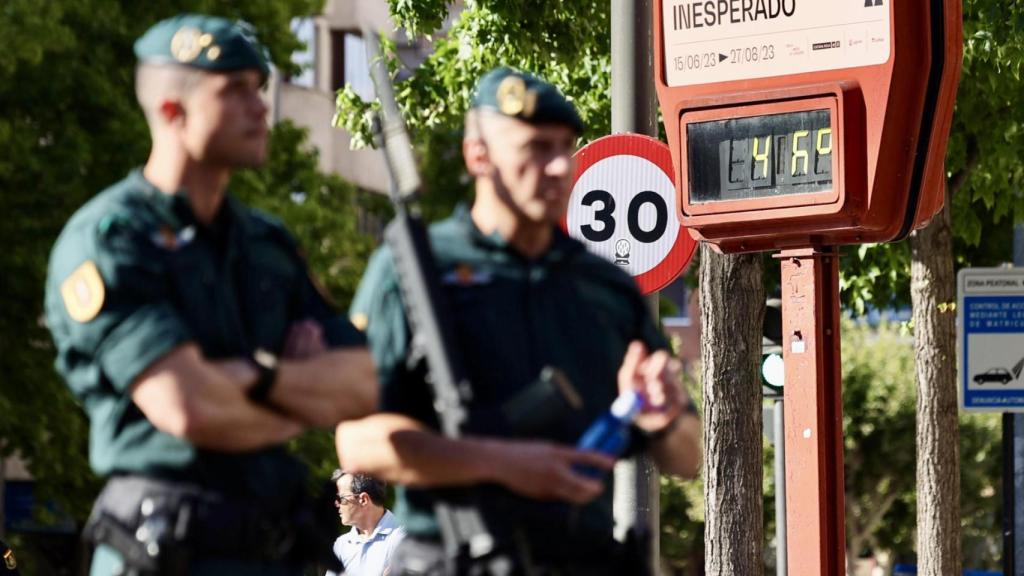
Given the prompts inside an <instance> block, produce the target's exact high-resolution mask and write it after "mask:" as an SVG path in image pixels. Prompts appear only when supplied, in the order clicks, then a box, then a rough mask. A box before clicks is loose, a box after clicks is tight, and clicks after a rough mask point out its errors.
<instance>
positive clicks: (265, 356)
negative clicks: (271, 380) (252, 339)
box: [252, 348, 277, 370]
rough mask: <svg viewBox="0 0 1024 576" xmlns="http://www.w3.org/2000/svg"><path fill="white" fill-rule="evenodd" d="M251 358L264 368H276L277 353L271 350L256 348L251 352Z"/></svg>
mask: <svg viewBox="0 0 1024 576" xmlns="http://www.w3.org/2000/svg"><path fill="white" fill-rule="evenodd" d="M252 359H253V361H255V362H256V363H257V364H259V365H260V366H262V367H264V368H268V369H270V370H273V369H275V368H277V355H275V354H274V353H273V352H268V351H267V350H264V349H263V348H257V349H256V351H255V352H253V353H252Z"/></svg>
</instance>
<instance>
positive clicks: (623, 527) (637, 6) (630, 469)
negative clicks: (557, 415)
mask: <svg viewBox="0 0 1024 576" xmlns="http://www.w3.org/2000/svg"><path fill="white" fill-rule="evenodd" d="M652 18H653V14H652V7H651V0H612V1H611V26H612V38H611V50H612V132H613V133H621V132H632V133H636V134H646V135H648V136H655V137H656V136H657V135H658V131H657V115H656V110H657V103H656V100H655V94H654V73H653V66H654V55H653V53H652V51H651V50H652V48H651V47H652V42H653V39H652V36H651V21H652ZM649 304H650V308H651V310H652V314H654V317H655V320H657V319H658V316H657V314H658V295H657V294H653V295H651V296H650V299H649ZM658 478H659V475H658V469H657V466H655V464H654V462H653V461H652V460H651V458H649V457H647V456H640V457H637V458H631V459H629V460H624V461H621V462H620V463H619V464H617V465H616V466H615V495H614V503H613V514H614V517H615V536H616V538H618V539H619V540H622V539H623V538H624V537H625V535H626V533H627V531H628V530H629V529H630V528H633V527H635V526H640V525H646V528H647V530H649V532H648V534H649V535H650V540H651V546H652V550H651V559H652V562H651V565H652V566H653V567H654V571H655V573H658V564H659V557H660V550H659V546H658V534H659V530H658V514H659V507H660V504H659V495H660V485H659V480H658Z"/></svg>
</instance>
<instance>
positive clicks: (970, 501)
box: [842, 321, 1001, 569]
mask: <svg viewBox="0 0 1024 576" xmlns="http://www.w3.org/2000/svg"><path fill="white" fill-rule="evenodd" d="M842 356H843V432H844V436H843V437H844V447H845V476H846V478H845V481H846V535H847V545H848V546H850V547H851V549H848V551H847V555H848V557H850V558H856V557H858V556H860V555H866V554H877V553H879V552H883V551H884V552H887V553H889V554H890V556H891V557H894V558H903V559H911V558H913V555H914V547H915V531H914V526H915V525H916V514H917V512H916V505H917V497H916V484H915V473H914V472H915V466H916V462H915V459H916V448H915V412H916V408H915V406H916V398H917V394H916V385H915V375H914V350H913V343H912V341H911V339H910V338H909V337H907V336H905V335H903V334H902V331H901V330H900V329H899V327H898V326H894V325H890V324H887V323H883V324H881V325H880V326H878V328H876V329H871V328H868V327H866V326H864V325H862V324H855V323H853V322H849V321H847V322H845V323H844V325H843V350H842ZM1000 445H1001V438H1000V417H999V415H991V414H971V415H962V416H961V418H960V451H961V454H962V460H963V465H962V466H961V494H962V496H961V504H960V506H961V510H960V516H961V518H962V524H961V526H962V530H963V532H962V539H963V543H964V544H963V550H964V553H965V554H964V566H968V567H971V568H977V569H997V568H998V567H999V566H998V559H999V557H1000V554H1001V552H1000V542H1001V540H1000V528H999V519H1000V514H1001V512H1000V510H1001V499H1000V496H999V484H1000V467H1001V458H1000V450H999V447H1000ZM852 548H856V549H852Z"/></svg>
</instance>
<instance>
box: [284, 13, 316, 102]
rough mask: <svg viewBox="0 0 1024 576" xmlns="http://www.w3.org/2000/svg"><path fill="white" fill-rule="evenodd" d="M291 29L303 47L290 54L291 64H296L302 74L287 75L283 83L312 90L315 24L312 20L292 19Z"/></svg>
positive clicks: (314, 74)
mask: <svg viewBox="0 0 1024 576" xmlns="http://www.w3.org/2000/svg"><path fill="white" fill-rule="evenodd" d="M291 29H292V34H295V37H296V38H298V39H299V41H300V42H302V43H303V44H305V47H303V48H302V49H300V50H296V51H295V52H292V62H293V63H295V64H298V65H299V66H300V67H301V68H302V72H300V73H299V74H293V75H289V76H288V77H287V78H285V81H287V82H288V83H289V84H294V85H296V86H304V87H306V88H313V87H314V86H315V85H316V23H315V22H314V21H313V19H312V18H292V21H291Z"/></svg>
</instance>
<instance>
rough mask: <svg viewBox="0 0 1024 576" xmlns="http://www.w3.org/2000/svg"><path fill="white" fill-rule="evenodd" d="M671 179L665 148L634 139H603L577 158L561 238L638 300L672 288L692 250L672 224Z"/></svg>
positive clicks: (644, 138) (675, 211)
mask: <svg viewBox="0 0 1024 576" xmlns="http://www.w3.org/2000/svg"><path fill="white" fill-rule="evenodd" d="M672 174H673V170H672V156H671V153H670V152H669V148H668V146H667V145H665V144H663V143H662V142H660V141H658V140H655V139H654V138H650V137H648V136H641V135H639V134H616V135H613V136H605V137H604V138H601V139H599V140H595V141H593V142H591V143H590V144H587V145H586V146H584V147H583V148H581V149H580V150H579V151H578V152H577V153H576V174H575V179H574V184H573V189H572V196H571V197H570V199H569V211H568V213H567V214H566V222H565V227H566V230H567V231H568V232H569V235H570V236H572V237H573V238H576V239H577V240H579V241H581V242H583V243H584V244H586V245H587V248H588V249H589V250H590V251H591V252H593V253H594V254H598V255H600V256H603V257H604V258H607V259H608V260H610V261H611V262H614V263H615V264H617V265H619V266H621V267H622V268H623V269H624V270H625V271H626V272H628V273H629V274H630V275H631V276H633V278H634V279H635V280H636V283H637V285H638V286H639V287H640V291H641V292H643V293H644V294H650V293H651V292H655V291H657V290H660V289H662V288H664V287H665V286H666V285H667V284H669V283H670V282H672V281H673V280H675V279H676V277H677V276H679V274H680V273H681V272H682V271H683V269H684V268H686V265H687V264H688V263H689V262H690V259H691V258H692V257H693V251H694V248H695V247H696V242H695V241H694V240H693V238H691V237H690V234H689V233H687V231H686V230H685V229H683V228H682V226H680V225H679V221H678V220H677V218H676V214H678V209H677V207H676V185H675V181H674V180H673V177H672Z"/></svg>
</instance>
